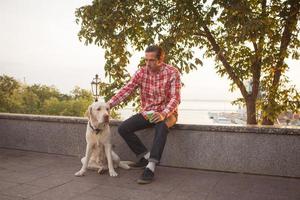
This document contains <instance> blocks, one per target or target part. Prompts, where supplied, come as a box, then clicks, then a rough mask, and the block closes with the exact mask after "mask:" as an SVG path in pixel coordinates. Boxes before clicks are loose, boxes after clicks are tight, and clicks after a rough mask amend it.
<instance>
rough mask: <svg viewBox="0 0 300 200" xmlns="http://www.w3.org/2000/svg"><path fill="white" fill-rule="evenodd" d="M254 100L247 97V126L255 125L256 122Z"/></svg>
mask: <svg viewBox="0 0 300 200" xmlns="http://www.w3.org/2000/svg"><path fill="white" fill-rule="evenodd" d="M255 101H256V99H255V98H253V97H249V98H247V99H246V107H247V124H257V120H256V102H255Z"/></svg>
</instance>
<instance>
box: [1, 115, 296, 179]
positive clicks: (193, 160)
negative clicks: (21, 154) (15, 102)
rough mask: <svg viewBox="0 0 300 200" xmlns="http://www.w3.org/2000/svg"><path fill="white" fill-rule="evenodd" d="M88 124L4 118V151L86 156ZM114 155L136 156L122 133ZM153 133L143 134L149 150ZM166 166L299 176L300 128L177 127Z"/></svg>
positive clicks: (75, 119) (33, 117) (66, 119)
mask: <svg viewBox="0 0 300 200" xmlns="http://www.w3.org/2000/svg"><path fill="white" fill-rule="evenodd" d="M86 123H87V120H86V119H84V118H79V117H57V116H40V115H21V114H5V113H2V114H0V147H4V148H13V149H22V150H30V151H38V152H47V153H57V154H65V155H73V156H79V157H80V156H82V155H83V154H84V151H85V129H86ZM120 123H121V122H120V121H112V122H111V128H112V132H113V133H115V137H114V144H115V146H116V147H115V151H116V152H117V153H118V154H119V155H120V157H121V159H122V160H135V156H134V155H133V153H131V151H130V150H129V148H128V147H127V145H126V144H125V143H124V142H123V141H122V139H121V138H120V136H119V135H118V134H117V126H118V125H119V124H120ZM152 132H153V129H151V128H150V129H146V130H143V131H140V132H138V135H139V136H140V138H141V140H142V141H144V142H145V144H146V146H148V147H150V146H151V142H152V139H153V134H152ZM161 165H166V166H175V167H188V168H197V169H209V170H220V171H231V172H244V173H255V174H268V175H279V176H290V177H300V128H299V127H298V128H297V127H294V128H285V127H266V126H211V125H209V126H208V125H182V124H178V125H175V126H174V127H173V128H172V129H171V132H170V133H169V136H168V141H167V144H166V147H165V151H164V154H163V158H162V160H161Z"/></svg>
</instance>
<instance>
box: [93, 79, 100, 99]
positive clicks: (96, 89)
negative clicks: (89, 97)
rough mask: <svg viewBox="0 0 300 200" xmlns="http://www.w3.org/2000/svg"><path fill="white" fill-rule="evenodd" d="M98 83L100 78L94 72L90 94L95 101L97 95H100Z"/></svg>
mask: <svg viewBox="0 0 300 200" xmlns="http://www.w3.org/2000/svg"><path fill="white" fill-rule="evenodd" d="M99 85H100V78H99V76H98V74H96V76H95V78H93V81H92V82H91V87H92V94H93V96H94V97H95V101H98V97H99V96H100V91H99Z"/></svg>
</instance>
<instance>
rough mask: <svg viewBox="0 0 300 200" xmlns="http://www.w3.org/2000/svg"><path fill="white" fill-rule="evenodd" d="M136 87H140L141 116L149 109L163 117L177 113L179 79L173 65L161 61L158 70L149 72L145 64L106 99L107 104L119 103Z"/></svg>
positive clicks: (114, 104) (111, 105)
mask: <svg viewBox="0 0 300 200" xmlns="http://www.w3.org/2000/svg"><path fill="white" fill-rule="evenodd" d="M137 88H139V89H140V95H141V114H142V115H143V116H146V111H151V110H153V111H156V112H159V113H161V114H162V115H163V116H165V117H168V116H169V115H171V114H172V113H174V112H175V113H177V107H178V104H179V103H180V89H181V81H180V74H179V71H178V70H177V69H176V68H175V67H173V66H171V65H168V64H165V63H163V64H162V66H161V68H160V70H159V71H158V72H151V71H150V70H149V69H148V68H147V67H146V66H144V67H142V68H140V69H138V70H137V72H136V73H135V74H134V76H133V77H132V78H131V80H130V81H129V82H128V83H127V84H126V85H125V86H124V87H123V88H121V90H120V91H119V92H118V93H117V94H116V95H115V96H113V97H112V98H111V99H110V100H109V101H108V104H109V106H110V107H111V108H112V107H114V106H116V105H117V104H119V103H121V102H122V101H123V100H124V99H126V98H127V97H128V96H129V95H130V94H131V93H132V92H133V91H134V90H135V89H137Z"/></svg>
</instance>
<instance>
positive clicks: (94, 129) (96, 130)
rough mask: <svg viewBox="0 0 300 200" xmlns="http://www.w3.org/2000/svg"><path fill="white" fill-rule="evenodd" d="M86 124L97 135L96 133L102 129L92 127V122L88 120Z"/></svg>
mask: <svg viewBox="0 0 300 200" xmlns="http://www.w3.org/2000/svg"><path fill="white" fill-rule="evenodd" d="M88 124H89V126H90V128H91V129H92V130H93V131H94V132H96V135H97V134H98V133H100V131H102V130H103V129H100V128H94V127H93V126H92V124H91V123H90V121H88Z"/></svg>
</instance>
